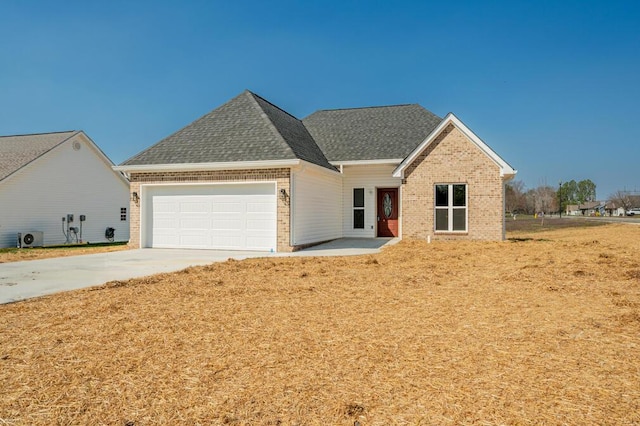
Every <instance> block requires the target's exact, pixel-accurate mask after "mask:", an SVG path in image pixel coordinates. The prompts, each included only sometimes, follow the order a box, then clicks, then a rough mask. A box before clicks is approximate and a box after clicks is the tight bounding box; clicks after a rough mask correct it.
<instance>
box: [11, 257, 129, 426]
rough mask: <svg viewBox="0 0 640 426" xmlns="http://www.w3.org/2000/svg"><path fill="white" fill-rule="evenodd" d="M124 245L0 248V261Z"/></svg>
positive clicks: (31, 258) (20, 259)
mask: <svg viewBox="0 0 640 426" xmlns="http://www.w3.org/2000/svg"><path fill="white" fill-rule="evenodd" d="M128 249H129V247H127V246H126V245H104V246H103V245H96V246H89V245H87V246H69V247H53V248H24V249H0V263H8V262H20V261H23V260H36V259H49V258H52V257H66V256H80V255H83V254H95V253H106V252H110V251H120V250H128ZM0 424H1V423H0Z"/></svg>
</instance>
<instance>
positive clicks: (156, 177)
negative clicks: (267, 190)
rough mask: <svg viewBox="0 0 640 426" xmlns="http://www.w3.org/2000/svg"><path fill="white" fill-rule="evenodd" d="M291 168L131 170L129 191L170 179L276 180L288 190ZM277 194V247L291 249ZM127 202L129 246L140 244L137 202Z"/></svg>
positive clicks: (287, 216) (282, 205) (285, 209)
mask: <svg viewBox="0 0 640 426" xmlns="http://www.w3.org/2000/svg"><path fill="white" fill-rule="evenodd" d="M290 176H291V172H290V170H289V169H288V168H283V169H255V170H212V171H190V172H153V173H131V176H130V182H131V185H130V191H131V193H132V194H133V193H134V192H137V193H138V195H140V196H142V192H141V191H140V188H141V185H149V184H170V183H196V182H197V183H224V182H260V181H269V182H273V181H275V182H276V185H277V191H276V194H279V193H280V189H282V188H284V189H285V190H286V191H287V193H288V194H291V187H290ZM276 198H277V203H278V207H277V222H278V224H277V250H278V251H280V252H290V251H292V250H293V247H291V245H290V243H289V242H290V238H289V235H290V230H289V223H290V209H289V203H288V202H287V203H285V202H284V201H282V200H281V199H280V197H276ZM141 202H142V199H141V200H140V202H138V204H135V203H134V202H133V201H131V202H130V207H129V208H130V212H131V214H130V226H131V232H130V235H131V236H130V240H129V246H131V247H132V248H140V226H141V224H140V203H141Z"/></svg>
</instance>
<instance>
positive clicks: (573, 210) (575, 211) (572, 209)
mask: <svg viewBox="0 0 640 426" xmlns="http://www.w3.org/2000/svg"><path fill="white" fill-rule="evenodd" d="M565 213H566V215H567V216H579V215H581V214H582V212H581V211H580V206H579V205H578V204H567V210H566V212H565Z"/></svg>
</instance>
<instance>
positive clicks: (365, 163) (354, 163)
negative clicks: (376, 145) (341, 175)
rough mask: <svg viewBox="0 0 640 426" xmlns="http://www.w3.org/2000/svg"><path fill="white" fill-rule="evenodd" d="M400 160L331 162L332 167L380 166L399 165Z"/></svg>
mask: <svg viewBox="0 0 640 426" xmlns="http://www.w3.org/2000/svg"><path fill="white" fill-rule="evenodd" d="M400 163H402V158H388V159H382V160H351V161H331V164H332V165H334V166H337V167H339V166H370V165H380V164H400Z"/></svg>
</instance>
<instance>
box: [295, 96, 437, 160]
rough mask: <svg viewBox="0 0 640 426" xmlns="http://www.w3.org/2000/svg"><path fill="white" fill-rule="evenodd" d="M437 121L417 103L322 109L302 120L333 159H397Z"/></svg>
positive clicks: (421, 138)
mask: <svg viewBox="0 0 640 426" xmlns="http://www.w3.org/2000/svg"><path fill="white" fill-rule="evenodd" d="M440 121H442V120H441V118H439V117H438V116H436V115H435V114H433V113H431V112H430V111H427V110H426V109H424V108H423V107H421V106H420V105H418V104H410V105H392V106H382V107H368V108H351V109H336V110H321V111H317V112H315V113H313V114H311V115H309V116H308V117H306V118H304V119H303V120H302V122H303V123H304V125H305V126H306V127H307V129H308V130H309V132H310V133H311V135H312V136H313V138H314V139H315V141H316V143H317V144H318V146H320V148H321V149H322V151H323V152H324V154H325V155H326V157H327V158H328V159H329V161H332V162H341V161H363V160H364V161H367V160H383V159H384V160H386V159H397V160H398V161H399V160H401V159H403V158H405V157H406V156H407V155H409V153H410V152H411V150H412V149H414V148H415V147H416V146H418V145H419V144H420V142H422V141H423V140H424V138H425V137H426V136H427V135H428V134H429V133H430V132H431V131H432V130H433V129H434V128H435V127H436V126H437V125H438V123H440Z"/></svg>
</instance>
